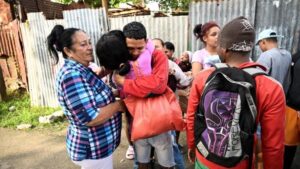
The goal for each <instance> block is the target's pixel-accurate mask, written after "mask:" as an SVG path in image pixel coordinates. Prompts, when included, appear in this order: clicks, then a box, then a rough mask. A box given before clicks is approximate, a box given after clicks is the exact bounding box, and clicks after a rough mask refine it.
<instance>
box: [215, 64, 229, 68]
mask: <svg viewBox="0 0 300 169" xmlns="http://www.w3.org/2000/svg"><path fill="white" fill-rule="evenodd" d="M214 67H215V68H217V69H221V68H226V67H229V66H228V65H227V64H225V63H216V64H215V65H214Z"/></svg>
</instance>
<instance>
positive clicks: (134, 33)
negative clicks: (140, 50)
mask: <svg viewBox="0 0 300 169" xmlns="http://www.w3.org/2000/svg"><path fill="white" fill-rule="evenodd" d="M123 33H124V35H125V37H126V38H130V39H136V40H140V39H145V40H146V38H147V32H146V28H145V26H144V25H143V24H142V23H140V22H135V21H134V22H130V23H128V24H127V25H125V26H124V28H123Z"/></svg>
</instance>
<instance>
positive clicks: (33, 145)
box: [0, 128, 300, 169]
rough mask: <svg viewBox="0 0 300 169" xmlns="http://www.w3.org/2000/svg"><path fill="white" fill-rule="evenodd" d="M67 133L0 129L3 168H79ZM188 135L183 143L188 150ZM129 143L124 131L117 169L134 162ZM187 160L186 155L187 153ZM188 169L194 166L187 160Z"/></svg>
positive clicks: (295, 167) (295, 168)
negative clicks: (67, 144)
mask: <svg viewBox="0 0 300 169" xmlns="http://www.w3.org/2000/svg"><path fill="white" fill-rule="evenodd" d="M65 132H66V130H63V131H59V132H53V131H45V130H42V131H36V130H31V131H18V130H13V129H4V128H0V169H79V168H80V167H78V166H76V165H75V164H73V163H72V162H71V161H70V159H69V158H68V156H67V152H66V148H65ZM184 138H185V134H182V137H181V140H180V143H181V144H182V145H183V146H184V147H185V150H186V143H185V139H184ZM127 146H128V144H127V140H126V138H125V134H124V130H123V131H122V141H121V144H120V146H119V147H118V149H117V150H116V151H115V153H114V168H115V169H131V168H132V166H133V161H131V160H126V158H125V151H126V149H127ZM184 157H185V160H187V159H186V157H187V156H186V153H185V154H184ZM294 161H297V164H294V165H293V169H299V168H300V151H299V149H298V152H297V159H296V160H294ZM186 166H187V169H192V168H193V165H192V164H190V163H189V162H187V161H186Z"/></svg>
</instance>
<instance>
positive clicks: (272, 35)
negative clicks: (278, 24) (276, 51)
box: [256, 29, 283, 44]
mask: <svg viewBox="0 0 300 169" xmlns="http://www.w3.org/2000/svg"><path fill="white" fill-rule="evenodd" d="M282 37H283V36H282V35H278V34H277V33H276V31H274V30H272V29H266V30H264V31H262V32H260V33H259V34H258V38H257V40H256V44H258V43H259V41H261V40H263V39H267V38H282Z"/></svg>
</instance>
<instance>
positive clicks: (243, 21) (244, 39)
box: [218, 16, 255, 52]
mask: <svg viewBox="0 0 300 169" xmlns="http://www.w3.org/2000/svg"><path fill="white" fill-rule="evenodd" d="M254 40H255V30H254V28H253V26H252V24H251V23H250V22H249V20H248V19H247V18H245V17H243V16H240V17H238V18H235V19H233V20H231V21H230V22H228V23H227V24H226V25H225V26H224V27H223V29H222V30H221V32H220V35H219V37H218V41H219V44H220V46H221V47H222V48H225V49H228V50H231V51H237V52H249V51H251V50H252V48H253V46H254Z"/></svg>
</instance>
